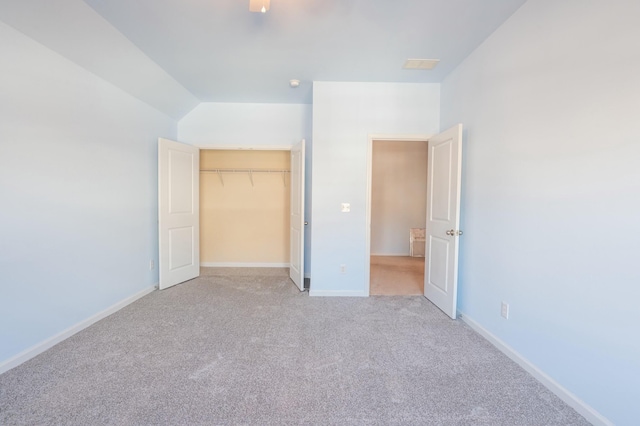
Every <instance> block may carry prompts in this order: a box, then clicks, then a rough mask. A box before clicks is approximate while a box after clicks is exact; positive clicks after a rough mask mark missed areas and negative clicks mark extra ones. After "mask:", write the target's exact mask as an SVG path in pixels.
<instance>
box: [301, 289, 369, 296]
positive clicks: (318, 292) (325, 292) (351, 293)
mask: <svg viewBox="0 0 640 426" xmlns="http://www.w3.org/2000/svg"><path fill="white" fill-rule="evenodd" d="M309 296H321V297H322V296H325V297H326V296H336V297H369V294H368V293H365V292H363V291H353V290H314V289H313V288H311V289H310V290H309Z"/></svg>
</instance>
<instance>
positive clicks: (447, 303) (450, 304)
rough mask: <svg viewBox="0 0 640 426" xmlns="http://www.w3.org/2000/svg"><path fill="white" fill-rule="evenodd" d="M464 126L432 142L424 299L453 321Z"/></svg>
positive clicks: (455, 301) (456, 287)
mask: <svg viewBox="0 0 640 426" xmlns="http://www.w3.org/2000/svg"><path fill="white" fill-rule="evenodd" d="M461 161H462V125H461V124H458V125H457V126H455V127H453V128H451V129H449V130H447V131H445V132H442V133H440V134H439V135H436V136H434V137H432V138H430V139H429V157H428V164H429V165H428V170H427V231H426V234H427V235H426V243H425V262H426V264H425V274H424V295H425V297H426V298H427V299H429V300H430V301H432V302H433V303H434V304H435V305H436V306H437V307H438V308H440V309H441V310H442V311H443V312H444V313H445V314H447V315H449V316H450V317H451V318H454V319H455V318H456V306H457V301H458V239H459V236H460V235H461V234H462V232H461V231H460V230H459V225H460V171H461Z"/></svg>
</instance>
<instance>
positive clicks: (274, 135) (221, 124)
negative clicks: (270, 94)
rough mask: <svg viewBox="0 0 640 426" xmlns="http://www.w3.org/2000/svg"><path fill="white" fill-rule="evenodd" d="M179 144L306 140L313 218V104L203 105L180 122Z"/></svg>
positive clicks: (307, 238)
mask: <svg viewBox="0 0 640 426" xmlns="http://www.w3.org/2000/svg"><path fill="white" fill-rule="evenodd" d="M178 138H179V140H180V142H184V143H188V144H191V145H195V146H199V147H201V148H230V149H235V148H258V149H260V148H264V149H269V148H273V147H279V148H282V147H291V146H293V145H295V144H297V143H298V142H300V140H301V139H305V140H306V156H305V157H306V158H305V169H306V170H305V175H306V176H305V220H306V221H307V222H309V223H311V221H312V215H311V167H312V164H311V153H312V150H313V146H312V141H311V105H307V104H250V103H246V104H242V103H218V102H203V103H201V104H200V105H198V106H197V107H196V108H194V109H193V111H191V112H190V113H189V114H187V115H186V116H185V117H184V118H183V119H182V120H180V122H179V123H178ZM311 238H312V236H311V228H310V227H309V226H307V227H306V228H305V256H304V264H305V266H304V267H305V275H306V276H309V272H310V270H311V269H310V268H311Z"/></svg>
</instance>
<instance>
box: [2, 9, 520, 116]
mask: <svg viewBox="0 0 640 426" xmlns="http://www.w3.org/2000/svg"><path fill="white" fill-rule="evenodd" d="M524 2H525V0H271V9H270V10H269V12H267V13H266V14H261V13H251V12H249V0H84V1H83V0H55V1H51V0H28V1H27V0H1V1H0V21H3V22H5V23H6V24H8V25H10V26H12V27H14V28H15V29H17V30H19V31H21V32H22V33H24V34H26V35H27V36H29V37H31V38H33V39H34V40H36V41H37V42H39V43H41V44H43V45H44V46H46V47H48V48H50V49H52V50H54V51H56V52H57V53H59V54H61V55H62V56H64V57H66V58H67V59H69V60H70V61H73V62H75V63H76V64H78V65H79V66H81V67H83V68H85V69H87V70H89V71H90V72H92V73H94V74H96V75H98V76H100V77H101V78H103V79H105V80H106V81H109V82H111V83H112V84H114V85H116V86H117V87H119V88H121V89H123V90H125V91H127V92H128V93H130V94H132V95H133V96H135V97H137V98H138V99H141V100H142V101H144V102H146V103H148V104H150V105H152V106H153V107H155V108H157V109H158V110H160V111H162V112H164V113H165V114H167V115H169V116H171V117H173V118H175V119H180V118H182V117H183V116H184V115H185V114H186V113H187V112H188V111H190V110H191V109H192V108H193V107H194V106H195V105H197V104H198V103H199V102H201V101H202V102H207V101H209V102H251V103H311V86H312V82H313V81H363V82H372V81H378V82H424V83H428V82H440V81H442V79H443V78H444V77H445V76H446V75H447V74H448V73H449V72H450V71H451V70H453V69H454V68H455V67H456V65H458V64H459V63H460V62H461V61H462V60H463V59H464V58H465V57H466V56H467V55H469V53H471V52H472V51H473V50H474V49H475V48H476V47H477V46H478V45H479V44H480V43H482V41H483V40H485V39H486V38H487V37H488V36H489V35H490V34H491V33H492V32H493V31H494V30H495V29H496V28H498V27H499V26H500V25H501V24H502V23H503V22H504V21H505V20H506V19H507V18H508V17H509V16H511V14H513V12H515V11H516V10H517V9H518V8H519V7H520V6H521V5H522V4H523V3H524ZM409 58H416V59H420V58H425V59H440V60H441V61H440V63H439V64H438V66H437V67H436V68H435V69H434V70H432V71H422V70H403V69H402V67H403V65H404V63H405V61H406V60H407V59H409ZM294 78H295V79H299V80H301V84H300V87H299V88H298V89H291V88H289V84H288V82H289V80H290V79H294Z"/></svg>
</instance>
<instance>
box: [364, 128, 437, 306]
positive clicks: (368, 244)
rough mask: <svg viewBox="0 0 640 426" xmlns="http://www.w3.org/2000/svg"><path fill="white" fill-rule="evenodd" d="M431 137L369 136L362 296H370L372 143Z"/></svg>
mask: <svg viewBox="0 0 640 426" xmlns="http://www.w3.org/2000/svg"><path fill="white" fill-rule="evenodd" d="M432 136H433V135H407V134H397V135H375V134H374V135H369V136H368V138H369V141H368V146H367V195H366V208H367V212H366V215H367V218H366V223H365V226H366V229H365V244H366V250H365V260H364V262H365V263H364V266H365V268H364V276H365V282H364V294H365V295H366V296H370V295H371V175H372V172H373V142H374V141H392V142H396V141H397V142H425V143H427V142H428V141H429V138H431V137H432Z"/></svg>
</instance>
